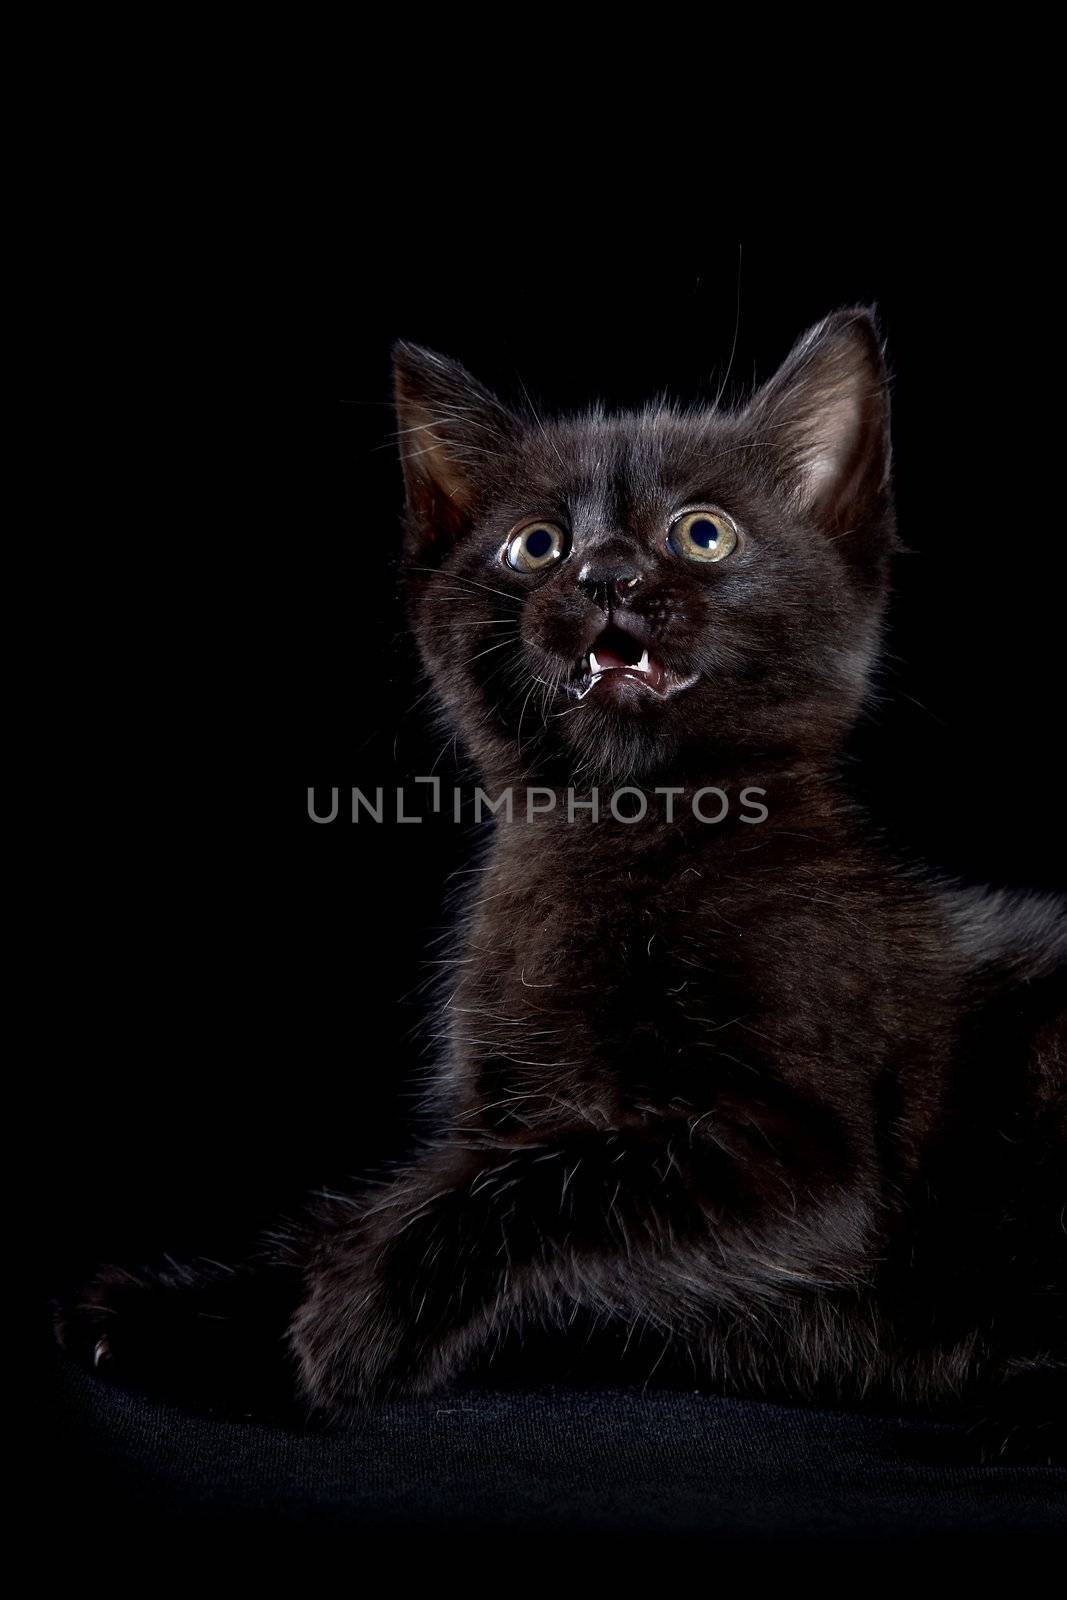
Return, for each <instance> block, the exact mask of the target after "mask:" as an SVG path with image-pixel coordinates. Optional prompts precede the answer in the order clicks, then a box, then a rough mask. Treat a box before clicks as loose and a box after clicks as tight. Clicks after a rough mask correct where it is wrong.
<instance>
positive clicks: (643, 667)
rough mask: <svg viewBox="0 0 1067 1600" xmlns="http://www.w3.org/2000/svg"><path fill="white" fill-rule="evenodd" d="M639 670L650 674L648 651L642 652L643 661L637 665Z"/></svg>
mask: <svg viewBox="0 0 1067 1600" xmlns="http://www.w3.org/2000/svg"><path fill="white" fill-rule="evenodd" d="M637 670H638V672H649V671H650V670H651V669H650V667H649V665H648V651H647V650H642V651H641V659H640V661H639V662H638V663H637Z"/></svg>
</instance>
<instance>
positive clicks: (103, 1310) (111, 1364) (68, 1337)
mask: <svg viewBox="0 0 1067 1600" xmlns="http://www.w3.org/2000/svg"><path fill="white" fill-rule="evenodd" d="M155 1293H158V1286H157V1284H156V1282H155V1280H154V1279H153V1278H152V1277H151V1276H150V1275H148V1274H147V1273H144V1274H142V1273H137V1272H132V1271H130V1270H128V1269H127V1268H125V1267H101V1269H100V1271H99V1272H98V1273H97V1274H96V1276H95V1277H93V1278H91V1279H90V1280H89V1282H88V1283H86V1284H84V1285H83V1286H82V1287H81V1288H80V1289H77V1290H75V1291H74V1292H73V1293H72V1294H69V1295H67V1296H65V1297H64V1298H63V1299H61V1300H58V1301H56V1302H55V1303H54V1304H53V1308H52V1312H53V1317H52V1325H53V1327H54V1329H55V1336H56V1342H57V1344H58V1345H59V1346H60V1348H61V1349H63V1350H65V1351H66V1352H67V1354H68V1355H70V1356H73V1358H74V1359H75V1361H77V1362H78V1363H79V1364H80V1365H81V1366H83V1367H86V1368H88V1369H89V1370H90V1371H91V1372H98V1373H99V1374H100V1375H101V1376H102V1377H107V1376H111V1375H112V1374H113V1373H116V1372H118V1371H120V1370H121V1369H122V1368H123V1367H124V1366H126V1365H130V1364H132V1363H134V1362H135V1361H136V1355H137V1348H138V1345H139V1343H140V1342H141V1341H140V1339H139V1333H140V1332H142V1331H143V1329H144V1326H145V1323H146V1321H150V1320H151V1303H152V1300H153V1297H154V1294H155Z"/></svg>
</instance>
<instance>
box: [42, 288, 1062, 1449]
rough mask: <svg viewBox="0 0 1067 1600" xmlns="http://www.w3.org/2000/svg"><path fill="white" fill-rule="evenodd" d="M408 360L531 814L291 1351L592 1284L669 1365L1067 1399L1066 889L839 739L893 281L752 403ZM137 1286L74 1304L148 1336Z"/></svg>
mask: <svg viewBox="0 0 1067 1600" xmlns="http://www.w3.org/2000/svg"><path fill="white" fill-rule="evenodd" d="M396 388H397V406H398V413H399V424H400V439H401V444H402V455H403V461H404V471H405V477H406V485H407V509H408V516H407V529H408V532H407V538H408V544H407V568H406V570H407V581H408V584H409V588H410V601H411V612H412V617H413V624H414V628H415V632H416V635H417V637H418V641H419V645H420V648H421V652H422V657H423V660H424V663H425V665H426V669H427V671H428V673H429V675H430V678H431V680H432V682H433V685H434V688H435V689H436V692H437V698H438V700H439V703H440V706H441V707H442V709H443V713H444V715H445V717H446V719H447V720H448V723H449V725H450V727H451V728H453V729H455V730H458V733H459V735H460V738H461V739H462V741H463V743H464V745H465V746H466V749H467V751H468V753H469V754H470V756H471V757H472V759H473V760H474V762H475V763H476V765H477V768H478V770H479V773H480V781H481V783H482V785H483V786H484V788H485V790H486V791H487V793H488V794H489V795H490V796H491V797H493V798H494V800H497V799H500V798H501V797H502V796H504V795H505V792H506V791H510V792H511V806H512V814H511V816H510V818H509V816H508V815H507V810H506V807H505V806H504V805H502V806H501V808H500V810H499V811H498V813H497V819H496V822H495V824H494V827H493V833H492V838H491V841H490V843H489V846H488V854H487V856H486V858H485V863H484V869H483V871H482V873H481V875H480V876H479V879H478V884H479V887H478V891H477V898H476V899H475V900H474V902H473V903H472V904H471V905H470V907H469V909H468V910H467V912H466V915H465V917H464V919H463V923H462V927H461V930H460V931H459V932H457V935H456V952H455V966H454V971H453V973H452V977H451V981H450V983H449V984H448V986H447V989H446V991H445V992H446V995H447V998H446V999H445V1000H444V1005H443V1011H444V1021H445V1024H446V1032H447V1038H448V1044H447V1048H446V1049H445V1051H444V1054H443V1058H442V1060H441V1062H440V1066H439V1068H438V1087H439V1090H440V1094H439V1106H438V1126H437V1132H436V1135H435V1137H434V1139H433V1141H432V1142H431V1143H430V1145H429V1146H428V1147H427V1148H426V1149H425V1150H424V1152H423V1153H422V1154H421V1155H420V1156H419V1157H418V1159H417V1160H415V1161H413V1162H412V1163H411V1164H410V1166H408V1167H407V1168H406V1169H405V1170H403V1171H400V1172H398V1173H396V1174H395V1176H394V1177H393V1178H392V1180H391V1181H390V1182H389V1183H388V1184H386V1185H384V1186H380V1187H377V1188H375V1189H373V1190H372V1191H368V1192H365V1193H363V1194H355V1195H353V1196H352V1197H351V1198H348V1199H334V1200H333V1201H331V1202H329V1203H328V1204H327V1206H326V1207H324V1208H323V1209H321V1210H320V1211H319V1212H318V1214H317V1216H316V1218H315V1220H314V1222H313V1223H312V1224H311V1225H309V1226H308V1228H307V1229H306V1230H305V1231H304V1232H303V1233H302V1234H300V1235H299V1236H294V1237H291V1238H290V1239H288V1240H287V1241H286V1244H285V1246H284V1248H283V1249H282V1250H281V1251H280V1252H278V1253H277V1254H276V1257H275V1262H276V1265H277V1267H279V1268H280V1267H282V1266H283V1265H284V1267H285V1271H286V1272H287V1273H289V1274H291V1275H292V1283H293V1291H292V1292H293V1296H294V1305H295V1310H294V1311H293V1312H292V1317H291V1323H290V1326H289V1342H290V1345H291V1350H292V1352H293V1355H294V1357H295V1362H296V1368H297V1372H298V1382H299V1386H300V1389H301V1391H302V1392H303V1394H304V1395H306V1396H307V1397H308V1398H309V1399H310V1400H311V1401H312V1402H313V1404H314V1405H315V1406H316V1407H320V1408H323V1409H327V1410H331V1411H336V1410H339V1409H343V1408H345V1407H346V1406H348V1405H350V1404H352V1403H355V1402H360V1401H367V1400H370V1399H372V1398H374V1397H375V1396H378V1395H382V1394H388V1393H396V1392H408V1393H410V1392H425V1391H428V1390H432V1389H434V1388H436V1387H438V1386H439V1385H441V1384H444V1383H446V1382H447V1381H448V1380H449V1379H450V1378H452V1377H453V1376H454V1375H456V1374H458V1373H459V1372H460V1371H461V1369H463V1368H465V1367H467V1366H469V1364H470V1363H471V1362H472V1361H473V1360H474V1359H475V1358H481V1359H484V1355H485V1352H486V1351H490V1350H492V1348H493V1347H494V1346H495V1345H496V1343H497V1342H498V1341H499V1340H500V1339H501V1338H502V1336H503V1335H505V1334H506V1333H511V1334H512V1335H513V1336H515V1335H516V1334H517V1335H518V1336H519V1337H520V1338H522V1337H525V1336H529V1335H530V1334H531V1332H532V1330H534V1329H535V1328H537V1327H540V1326H543V1325H545V1324H555V1325H567V1324H568V1323H570V1322H571V1321H572V1320H577V1321H578V1322H579V1323H581V1324H582V1325H584V1326H586V1327H588V1326H589V1325H590V1324H591V1323H600V1324H602V1325H603V1326H604V1327H605V1328H607V1329H608V1330H611V1329H615V1328H618V1329H622V1330H625V1336H626V1339H627V1340H630V1339H632V1338H633V1337H634V1336H635V1330H636V1340H637V1344H638V1346H639V1348H640V1351H641V1361H642V1362H643V1364H644V1370H645V1374H646V1376H647V1374H648V1373H649V1372H650V1371H652V1370H653V1369H655V1368H656V1367H657V1366H658V1364H659V1363H660V1362H661V1361H663V1362H664V1363H665V1370H666V1369H667V1368H670V1367H672V1366H673V1367H677V1366H678V1364H679V1362H681V1364H682V1366H688V1370H689V1373H690V1380H692V1378H693V1376H695V1377H696V1378H697V1379H698V1380H703V1381H707V1382H709V1383H711V1384H713V1385H715V1386H717V1387H720V1388H727V1389H731V1390H734V1391H740V1392H744V1393H759V1394H774V1395H779V1396H791V1397H797V1398H802V1399H808V1400H811V1399H817V1398H818V1399H832V1400H859V1399H868V1400H871V1401H875V1402H878V1403H886V1402H892V1403H918V1404H923V1405H930V1404H941V1403H943V1402H947V1401H949V1400H953V1399H956V1398H961V1399H963V1400H964V1401H967V1402H974V1403H976V1404H978V1405H980V1406H982V1407H985V1408H987V1409H990V1410H997V1409H1001V1410H1010V1414H1011V1415H1012V1416H1014V1417H1017V1418H1020V1419H1022V1420H1025V1421H1026V1422H1027V1423H1028V1424H1032V1425H1034V1426H1035V1427H1036V1428H1037V1429H1038V1430H1039V1431H1040V1430H1041V1428H1043V1427H1049V1426H1050V1425H1051V1423H1052V1422H1053V1420H1054V1418H1055V1415H1056V1408H1057V1407H1061V1408H1062V1407H1063V1402H1064V1394H1065V1386H1067V1239H1065V1236H1064V1229H1063V1217H1064V1205H1065V1201H1067V1182H1065V1162H1064V1152H1065V1146H1067V1112H1065V1075H1067V1065H1065V1055H1067V1044H1065V1040H1067V1010H1065V979H1064V970H1065V962H1067V919H1065V918H1064V914H1063V909H1062V908H1061V907H1060V906H1059V904H1058V903H1056V902H1055V901H1053V900H1051V899H1048V898H1040V897H1037V898H1033V897H1032V898H1025V899H1024V898H1021V897H1019V898H1015V897H1010V896H1008V895H1005V894H1002V893H977V892H969V891H967V892H965V891H963V890H958V889H956V888H953V887H951V886H946V885H944V884H940V883H936V882H934V881H931V880H930V879H928V878H926V877H923V876H922V875H920V874H919V873H917V872H915V871H913V870H905V869H904V868H902V867H901V866H900V865H899V864H898V863H896V862H894V861H893V860H891V859H889V858H888V857H887V856H886V855H885V854H884V853H883V851H882V849H881V848H880V847H879V846H878V845H877V844H875V843H872V842H871V839H870V837H869V829H867V830H865V827H864V823H863V819H862V817H861V816H859V815H858V814H857V813H856V812H855V811H854V809H853V808H852V807H851V806H850V805H849V803H848V802H847V800H846V798H845V796H844V794H843V792H842V790H841V788H840V787H839V784H838V780H837V776H836V764H837V760H838V756H839V752H840V750H841V747H842V743H843V741H844V738H845V736H846V734H847V733H848V731H849V730H850V728H851V727H852V725H853V723H854V722H855V719H856V717H857V714H858V712H859V709H860V707H861V705H862V702H863V699H864V694H865V691H866V687H867V682H868V677H869V673H870V670H871V666H872V663H873V661H874V659H875V656H876V653H877V649H878V642H879V633H880V628H881V622H882V614H883V608H884V604H885V598H886V590H887V569H888V566H889V561H890V557H891V555H892V552H893V549H894V543H895V534H894V519H893V509H892V498H891V491H890V480H889V408H888V399H887V383H886V374H885V369H884V366H883V362H882V355H881V350H880V346H879V340H878V336H877V332H876V329H875V325H874V322H873V320H872V318H871V316H870V315H869V314H868V313H867V312H866V311H864V310H853V311H846V312H840V313H838V314H836V315H835V316H832V317H830V318H829V319H827V321H825V322H824V323H822V324H821V325H820V326H818V327H817V328H815V329H813V330H812V331H811V332H810V333H809V334H808V335H807V336H806V337H805V338H804V339H803V340H802V341H801V342H800V344H799V345H798V346H797V347H796V349H795V350H794V351H793V353H792V355H790V357H789V358H788V360H787V361H786V363H785V365H784V366H783V367H782V369H781V370H780V372H779V373H778V374H777V376H776V377H775V378H774V379H772V381H771V382H770V383H769V384H768V385H767V386H766V387H765V388H764V389H762V390H761V391H760V392H759V393H758V394H757V395H756V396H755V398H754V399H753V400H752V402H751V403H750V404H749V405H748V406H747V408H745V409H744V410H742V411H739V412H725V411H721V410H719V409H715V408H713V409H710V410H703V411H701V410H696V411H690V412H684V413H683V412H680V411H676V410H670V409H662V408H652V409H649V410H647V411H646V412H644V413H641V414H630V415H622V416H610V415H605V414H603V413H602V412H600V411H593V412H591V413H590V414H588V415H586V416H583V417H580V418H577V419H573V420H566V421H557V422H540V421H536V422H529V421H527V420H524V419H522V418H520V417H518V416H516V415H514V414H513V413H512V412H510V411H509V410H507V409H505V408H504V407H503V406H502V405H501V404H500V403H499V402H498V401H497V400H496V399H495V398H494V397H493V396H492V395H491V394H489V393H488V392H487V391H486V390H485V389H483V388H482V387H481V386H480V385H479V384H478V383H476V382H475V381H474V380H473V379H472V378H471V377H470V376H469V375H468V374H467V373H466V372H464V371H463V369H462V368H460V367H459V366H457V365H456V364H454V363H453V362H450V361H447V360H444V359H442V358H440V357H438V356H435V355H431V354H430V353H428V352H426V351H423V350H419V349H415V348H413V347H410V346H406V345H405V346H401V347H399V349H398V350H397V353H396ZM531 785H532V786H535V789H536V799H535V800H533V799H532V791H531V804H530V805H529V807H528V804H527V798H528V788H527V786H531ZM624 788H625V789H628V790H629V791H630V792H629V794H627V795H625V796H621V797H620V795H619V791H620V790H622V789H624ZM594 790H595V791H596V802H597V807H598V812H597V813H594V811H593V809H592V807H591V802H592V800H593V791H594ZM700 791H709V792H713V793H710V794H709V793H705V794H703V795H702V794H701V793H700ZM716 817H718V818H720V820H718V821H711V820H710V819H712V818H716ZM761 817H762V818H763V820H760V818H761ZM265 1265H269V1263H265ZM275 1281H276V1282H277V1281H281V1280H280V1279H277V1278H276V1279H275ZM176 1287H180V1285H177V1286H176ZM211 1292H213V1293H216V1292H217V1285H216V1286H215V1287H214V1288H213V1289H212V1291H211ZM138 1293H141V1294H142V1295H143V1290H139V1289H138V1288H136V1287H134V1284H133V1283H132V1282H131V1280H130V1279H128V1278H127V1279H125V1280H123V1281H121V1282H119V1283H118V1284H116V1280H115V1275H112V1277H111V1280H110V1282H108V1281H105V1280H102V1281H101V1282H100V1283H99V1284H97V1285H96V1286H93V1287H91V1288H90V1290H89V1291H87V1292H86V1294H85V1295H84V1296H83V1297H81V1299H80V1301H79V1305H78V1307H77V1308H76V1309H75V1310H74V1312H73V1313H69V1312H68V1313H67V1314H66V1315H65V1317H64V1318H63V1319H62V1326H63V1328H64V1335H65V1337H66V1338H67V1340H68V1341H69V1342H71V1343H73V1344H75V1345H78V1344H80V1345H81V1346H82V1347H83V1348H85V1349H86V1351H95V1353H96V1355H97V1357H100V1356H108V1355H118V1354H119V1353H120V1346H121V1343H122V1329H123V1317H124V1316H127V1317H128V1316H129V1315H130V1312H131V1307H135V1303H136V1302H137V1300H138ZM159 1298H160V1297H159V1296H158V1295H157V1296H151V1295H149V1296H147V1299H148V1300H150V1301H151V1302H152V1303H153V1304H158V1303H159ZM164 1298H165V1297H164ZM283 1298H284V1297H283ZM290 1309H292V1308H290ZM142 1320H143V1319H142ZM128 1326H129V1328H130V1331H131V1339H132V1338H133V1336H134V1333H135V1322H134V1321H133V1320H130V1321H129V1323H128ZM1061 1414H1062V1413H1061Z"/></svg>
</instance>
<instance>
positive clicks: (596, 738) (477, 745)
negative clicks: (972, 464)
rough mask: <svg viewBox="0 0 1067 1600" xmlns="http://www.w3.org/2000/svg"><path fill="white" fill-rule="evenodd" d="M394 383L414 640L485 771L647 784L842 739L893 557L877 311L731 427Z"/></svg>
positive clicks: (414, 370) (733, 418) (825, 333)
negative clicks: (559, 417)
mask: <svg viewBox="0 0 1067 1600" xmlns="http://www.w3.org/2000/svg"><path fill="white" fill-rule="evenodd" d="M397 377H398V396H399V409H400V415H401V428H402V429H406V430H408V431H407V432H402V434H401V438H402V440H403V441H404V444H405V447H406V448H405V449H404V452H403V453H404V456H405V467H406V474H407V483H408V506H409V529H410V534H411V541H412V542H411V545H410V546H409V555H410V557H411V563H410V564H411V581H412V593H413V603H414V620H415V628H416V633H417V636H418V639H419V643H420V647H421V650H422V655H423V659H424V661H425V663H426V666H427V668H428V670H429V672H430V674H431V677H432V679H433V681H434V683H435V685H436V688H437V690H438V694H439V697H440V699H441V701H442V702H443V704H444V706H445V708H446V710H447V712H448V714H449V716H450V719H451V720H452V722H453V724H454V725H455V726H457V727H458V728H459V730H460V732H461V734H462V735H463V737H464V739H465V742H466V743H467V745H468V747H469V748H470V749H471V751H472V753H473V754H474V756H475V758H476V759H477V760H478V762H479V764H480V766H481V768H482V770H483V771H485V772H486V773H487V775H490V776H492V777H494V778H496V779H499V780H505V779H508V780H514V779H517V778H518V777H520V776H522V777H525V778H526V779H527V781H530V782H536V781H538V779H539V778H543V779H544V780H545V781H547V782H564V783H565V782H568V781H571V780H573V779H575V778H584V779H586V780H587V781H589V782H596V781H598V780H603V779H605V778H613V779H615V780H621V779H623V778H626V777H633V778H636V779H639V780H641V781H646V782H647V781H648V780H651V779H654V778H656V777H664V778H667V777H670V778H672V779H673V778H678V777H684V776H686V775H690V776H700V775H703V774H706V773H707V772H709V771H713V770H715V768H716V766H717V764H718V765H720V766H721V765H722V764H723V762H724V761H728V760H729V758H730V757H731V756H732V755H734V754H736V753H739V752H747V753H750V754H751V753H766V754H768V755H772V756H780V755H782V754H785V755H790V754H793V753H812V752H815V751H819V752H822V751H825V750H826V749H827V748H828V747H830V746H832V745H833V744H834V743H836V742H837V741H838V740H839V739H840V737H841V736H842V734H843V732H844V731H845V730H846V729H847V728H848V726H849V725H850V724H851V722H852V720H853V719H854V717H855V714H856V709H857V706H858V704H859V700H860V697H861V695H862V692H863V687H864V683H865V680H866V675H867V670H868V666H869V663H870V660H871V656H872V654H873V650H874V647H875V643H876V637H877V627H878V619H879V615H880V611H881V605H882V598H883V591H884V566H885V557H886V554H887V551H888V547H889V544H890V542H891V527H890V510H889V502H888V492H887V486H886V468H887V432H886V406H885V396H884V375H883V373H882V371H881V366H880V356H879V354H878V348H877V343H876V341H875V339H874V336H873V331H872V329H871V325H870V321H869V319H868V318H867V317H866V316H865V315H863V314H855V313H852V314H848V315H847V316H846V315H845V314H841V315H840V316H839V318H838V319H832V320H831V322H830V323H828V324H824V325H822V327H821V329H819V330H816V332H815V333H814V334H813V335H809V337H808V340H807V342H806V343H804V344H802V345H801V346H800V347H798V351H797V352H795V353H794V356H793V357H792V358H791V359H790V362H789V363H787V365H786V367H785V368H783V370H782V373H780V374H779V376H778V378H776V379H775V380H774V381H773V383H772V384H771V385H769V386H768V388H767V389H766V390H765V391H763V393H762V394H761V395H760V396H758V397H757V399H756V401H755V402H754V403H753V405H752V406H750V407H749V408H748V409H747V410H746V411H745V412H743V413H741V414H739V415H738V414H724V413H721V412H718V411H715V410H710V411H707V412H697V413H690V414H687V415H681V414H678V413H675V412H673V411H662V410H661V411H652V410H650V411H647V412H645V413H641V414H635V415H626V416H621V417H605V416H603V415H600V414H595V413H594V414H592V415H590V416H588V417H584V418H578V419H573V420H565V421H560V422H537V421H533V422H530V423H528V424H526V423H523V422H522V421H521V420H520V419H518V418H516V417H514V416H513V415H512V414H511V413H509V412H505V411H504V410H503V408H501V407H500V406H499V405H498V404H497V403H496V402H495V401H493V400H492V398H491V397H490V396H488V395H487V394H486V393H485V391H484V390H481V389H480V388H479V387H478V386H477V385H476V384H474V382H473V380H471V379H469V378H468V377H467V376H466V374H463V373H462V369H457V368H455V367H454V366H453V365H452V364H451V363H445V362H442V361H440V360H439V359H438V358H436V357H431V356H428V355H426V353H424V352H421V351H412V350H410V349H409V348H407V347H402V348H401V350H400V351H399V352H398V356H397Z"/></svg>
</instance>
